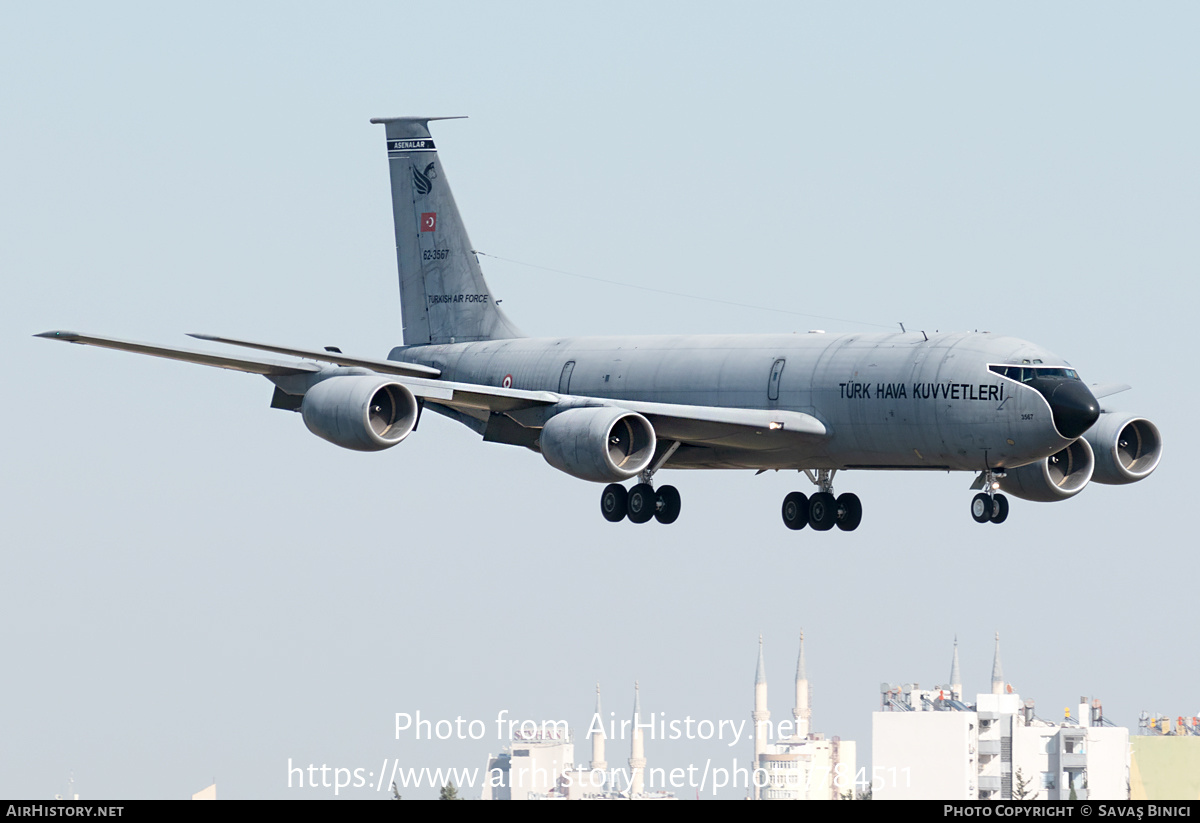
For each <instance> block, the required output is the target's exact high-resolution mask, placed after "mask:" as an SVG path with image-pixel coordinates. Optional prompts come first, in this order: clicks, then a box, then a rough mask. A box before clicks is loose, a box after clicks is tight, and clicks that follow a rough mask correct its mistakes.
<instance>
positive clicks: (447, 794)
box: [438, 780, 459, 800]
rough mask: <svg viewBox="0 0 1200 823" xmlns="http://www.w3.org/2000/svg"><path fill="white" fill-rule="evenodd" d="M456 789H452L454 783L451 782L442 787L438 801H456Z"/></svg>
mask: <svg viewBox="0 0 1200 823" xmlns="http://www.w3.org/2000/svg"><path fill="white" fill-rule="evenodd" d="M458 799H459V797H458V789H456V788H454V781H453V780H451V781H450V782H449V783H447V784H446V785H445V786H442V793H441V795H440V796H439V797H438V800H458Z"/></svg>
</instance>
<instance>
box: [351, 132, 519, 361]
mask: <svg viewBox="0 0 1200 823" xmlns="http://www.w3.org/2000/svg"><path fill="white" fill-rule="evenodd" d="M448 119H453V118H446V117H377V118H375V119H373V120H371V122H372V123H382V124H383V125H384V127H385V128H386V129H387V150H388V168H389V170H390V172H391V178H392V214H393V216H394V218H395V221H396V262H397V265H398V267H399V270H400V311H401V316H402V318H403V321H404V344H405V345H406V346H423V345H428V344H431V343H469V342H472V341H476V340H502V339H506V338H511V337H521V336H522V335H521V333H520V332H519V331H517V329H516V327H514V326H513V324H512V323H510V322H509V320H508V318H507V317H505V316H504V313H503V312H501V311H500V309H499V307H497V306H496V301H495V300H494V299H493V298H492V293H491V291H490V290H489V289H488V286H487V283H486V282H485V281H484V279H483V272H482V271H481V270H480V268H479V261H478V260H477V259H476V257H475V253H474V252H473V251H472V250H471V241H470V240H469V239H468V238H467V230H466V227H465V226H464V225H463V221H462V217H460V216H459V213H458V207H457V206H456V205H455V204H454V195H453V194H451V193H450V184H449V181H448V180H447V179H446V173H445V171H444V170H443V169H442V164H441V161H440V160H439V159H438V154H437V149H436V148H435V147H434V143H433V139H432V138H431V137H430V135H429V122H430V121H431V120H448Z"/></svg>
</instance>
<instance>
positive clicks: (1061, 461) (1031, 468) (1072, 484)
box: [1000, 438, 1096, 503]
mask: <svg viewBox="0 0 1200 823" xmlns="http://www.w3.org/2000/svg"><path fill="white" fill-rule="evenodd" d="M1095 466H1096V459H1095V457H1094V456H1093V454H1092V447H1091V446H1090V445H1088V442H1087V441H1086V440H1084V439H1082V438H1080V439H1079V440H1076V441H1075V442H1074V443H1072V444H1071V445H1069V446H1067V447H1066V448H1065V449H1063V450H1062V451H1060V452H1057V453H1055V454H1052V455H1050V456H1049V457H1047V458H1044V459H1042V460H1039V461H1038V462H1036V463H1030V464H1029V465H1028V466H1021V467H1020V468H1019V469H1009V470H1008V472H1007V474H1006V476H1005V477H1002V478H1001V479H1000V488H1001V489H1003V490H1004V491H1006V492H1008V493H1009V494H1011V495H1012V496H1013V497H1019V498H1021V499H1022V500H1034V501H1036V502H1039V503H1053V502H1056V501H1058V500H1066V499H1067V498H1068V497H1074V496H1075V495H1077V494H1079V493H1080V492H1081V491H1083V487H1084V486H1086V485H1087V484H1088V481H1089V480H1091V479H1092V471H1093V470H1094V469H1095Z"/></svg>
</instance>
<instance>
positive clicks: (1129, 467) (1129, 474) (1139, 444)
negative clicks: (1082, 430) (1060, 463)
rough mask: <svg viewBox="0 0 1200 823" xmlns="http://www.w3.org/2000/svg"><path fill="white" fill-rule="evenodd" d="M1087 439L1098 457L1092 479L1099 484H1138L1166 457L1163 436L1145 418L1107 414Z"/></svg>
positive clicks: (1101, 418)
mask: <svg viewBox="0 0 1200 823" xmlns="http://www.w3.org/2000/svg"><path fill="white" fill-rule="evenodd" d="M1083 437H1084V439H1085V440H1087V441H1088V443H1089V444H1091V447H1092V450H1093V451H1094V452H1095V453H1096V471H1095V473H1094V474H1093V475H1092V479H1093V480H1095V481H1096V482H1097V483H1107V484H1109V485H1112V486H1118V485H1121V484H1124V483H1136V482H1137V481H1139V480H1141V479H1142V478H1144V477H1147V476H1149V474H1150V472H1152V471H1154V469H1155V468H1156V467H1157V466H1158V460H1159V458H1160V457H1162V435H1160V434H1159V433H1158V427H1157V426H1155V425H1154V424H1153V423H1151V422H1150V421H1149V420H1147V419H1146V418H1144V417H1137V416H1136V415H1132V414H1114V413H1112V412H1105V413H1104V414H1102V415H1100V419H1099V420H1097V421H1096V425H1094V426H1092V427H1091V428H1090V429H1088V431H1087V433H1086V434H1084V436H1083Z"/></svg>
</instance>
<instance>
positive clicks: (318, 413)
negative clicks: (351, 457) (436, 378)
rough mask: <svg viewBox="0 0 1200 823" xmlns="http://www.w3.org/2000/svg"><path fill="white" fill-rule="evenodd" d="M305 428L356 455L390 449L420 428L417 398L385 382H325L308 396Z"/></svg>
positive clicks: (360, 379) (349, 379)
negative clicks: (356, 453)
mask: <svg viewBox="0 0 1200 823" xmlns="http://www.w3.org/2000/svg"><path fill="white" fill-rule="evenodd" d="M300 413H301V415H303V417H304V425H306V426H308V430H309V431H310V432H312V433H313V434H315V435H316V436H317V437H320V438H323V439H325V440H328V441H329V442H330V443H333V444H334V445H337V446H341V447H342V448H344V449H354V450H355V451H364V452H373V451H380V450H382V449H389V448H391V447H392V446H394V445H396V444H397V443H399V442H400V441H401V440H403V439H404V438H406V437H408V435H409V432H411V431H412V430H413V427H414V426H416V425H417V398H416V397H415V396H414V395H413V393H412V391H411V390H410V389H409V388H408V386H405V385H404V384H403V383H397V382H395V381H394V380H391V379H389V378H386V377H371V376H367V375H363V376H342V377H331V378H329V379H328V380H322V381H321V382H320V383H318V384H316V385H315V386H313V387H312V388H311V389H309V390H308V392H307V393H305V395H304V402H303V403H302V404H301V406H300Z"/></svg>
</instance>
